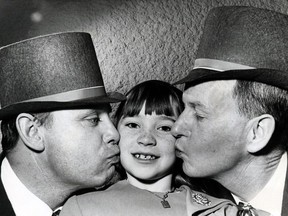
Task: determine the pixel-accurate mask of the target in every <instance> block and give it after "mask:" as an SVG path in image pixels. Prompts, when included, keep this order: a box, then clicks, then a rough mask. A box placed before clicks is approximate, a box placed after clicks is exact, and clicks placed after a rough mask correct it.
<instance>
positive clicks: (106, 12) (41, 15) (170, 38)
mask: <svg viewBox="0 0 288 216" xmlns="http://www.w3.org/2000/svg"><path fill="white" fill-rule="evenodd" d="M220 5H251V6H256V7H262V8H269V9H273V10H276V11H279V12H282V13H288V3H287V1H286V0H77V1H76V0H70V1H68V0H49V1H48V0H47V1H44V0H25V1H23V0H0V27H1V33H0V46H2V45H6V44H9V43H12V42H15V41H18V40H21V39H26V38H29V37H33V36H38V35H41V34H48V33H54V32H62V31H86V32H89V33H91V35H92V37H93V41H94V45H95V48H96V52H97V56H98V60H99V63H100V67H101V69H102V73H103V78H104V82H105V84H106V89H107V90H108V91H113V90H118V91H120V92H122V93H125V92H126V91H127V90H128V89H129V88H131V87H132V86H133V85H135V84H136V83H139V82H141V81H144V80H148V79H161V80H165V81H168V82H174V81H176V80H178V79H179V78H181V77H183V76H184V75H186V74H187V73H188V71H189V70H190V69H191V68H192V67H193V62H194V58H195V51H196V49H197V45H198V42H199V37H200V35H201V31H202V27H203V22H204V19H205V17H206V14H207V12H208V10H209V9H210V8H213V7H216V6H220Z"/></svg>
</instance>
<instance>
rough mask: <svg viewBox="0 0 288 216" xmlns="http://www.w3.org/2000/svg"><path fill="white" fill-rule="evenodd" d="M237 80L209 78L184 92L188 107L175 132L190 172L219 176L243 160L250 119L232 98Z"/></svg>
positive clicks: (186, 168)
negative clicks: (246, 127) (244, 115)
mask: <svg viewBox="0 0 288 216" xmlns="http://www.w3.org/2000/svg"><path fill="white" fill-rule="evenodd" d="M235 82H236V81H234V80H231V81H213V82H207V83H203V84H199V85H196V86H194V87H191V88H189V89H187V90H186V91H185V92H184V94H183V102H184V104H185V110H184V111H183V113H182V114H181V115H180V117H179V118H178V120H177V121H176V122H175V124H174V126H173V128H172V133H173V135H174V136H176V137H178V139H177V141H176V148H177V152H176V154H177V156H178V157H180V158H181V159H183V161H184V163H183V169H184V172H185V173H186V174H187V175H189V176H192V177H210V178H214V179H215V180H220V179H221V178H222V177H224V176H225V175H226V174H227V173H226V172H228V173H229V174H230V173H231V174H232V173H233V171H231V170H233V169H236V167H237V166H238V165H239V164H241V163H238V162H240V161H241V160H242V158H243V157H244V156H245V154H246V151H245V147H246V146H245V141H246V129H245V126H246V123H247V121H248V120H247V119H246V118H245V117H243V116H240V115H239V112H238V108H237V104H236V101H235V99H234V98H232V89H233V86H234V85H235ZM220 182H221V181H220Z"/></svg>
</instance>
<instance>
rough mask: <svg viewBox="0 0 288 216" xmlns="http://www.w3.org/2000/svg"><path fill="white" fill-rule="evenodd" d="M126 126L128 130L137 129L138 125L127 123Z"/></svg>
mask: <svg viewBox="0 0 288 216" xmlns="http://www.w3.org/2000/svg"><path fill="white" fill-rule="evenodd" d="M126 126H127V127H129V128H139V125H138V124H136V123H127V124H126Z"/></svg>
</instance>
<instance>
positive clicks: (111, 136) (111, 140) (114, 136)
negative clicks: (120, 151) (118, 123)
mask: <svg viewBox="0 0 288 216" xmlns="http://www.w3.org/2000/svg"><path fill="white" fill-rule="evenodd" d="M119 139H120V135H119V133H118V131H117V129H116V128H115V126H114V124H113V123H112V122H111V121H109V122H108V123H107V127H106V128H105V129H104V135H103V141H104V142H105V143H107V144H112V145H115V144H118V142H119Z"/></svg>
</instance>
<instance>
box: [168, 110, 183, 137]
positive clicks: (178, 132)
mask: <svg viewBox="0 0 288 216" xmlns="http://www.w3.org/2000/svg"><path fill="white" fill-rule="evenodd" d="M182 119H183V117H182V116H181V115H180V116H179V118H178V119H177V121H176V122H175V123H174V124H173V126H172V129H171V133H172V135H173V136H174V137H175V138H176V139H177V138H180V137H182V136H184V133H185V129H184V127H185V125H184V124H185V123H184V121H183V120H182Z"/></svg>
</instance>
